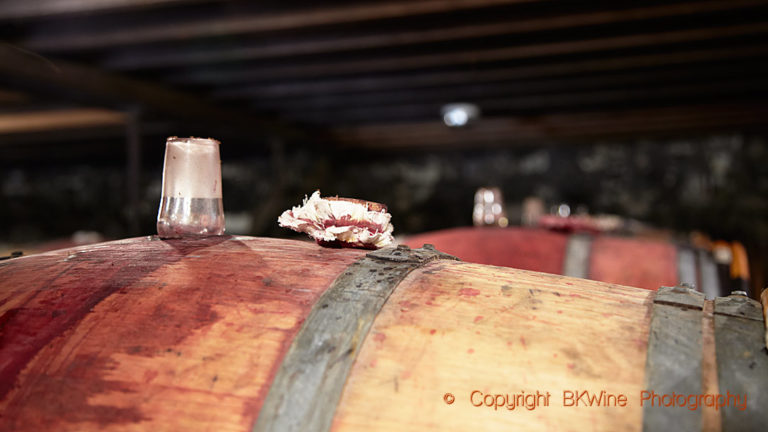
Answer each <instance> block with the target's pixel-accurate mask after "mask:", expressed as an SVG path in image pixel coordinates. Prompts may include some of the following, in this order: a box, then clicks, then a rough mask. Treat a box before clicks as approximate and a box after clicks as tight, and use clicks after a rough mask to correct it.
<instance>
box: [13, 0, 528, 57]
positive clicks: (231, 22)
mask: <svg viewBox="0 0 768 432" xmlns="http://www.w3.org/2000/svg"><path fill="white" fill-rule="evenodd" d="M532 1H538V0H424V1H401V2H371V3H368V4H352V5H344V6H333V7H325V8H322V7H315V8H308V9H302V10H299V11H294V12H283V13H271V14H260V15H251V16H242V15H238V16H227V17H206V18H204V19H199V20H196V21H192V22H190V21H182V22H177V21H173V20H172V19H169V21H168V22H167V23H164V24H163V25H151V26H141V27H136V28H121V29H115V30H108V31H99V32H85V31H83V32H78V33H76V34H71V35H62V34H52V33H50V32H45V31H42V32H40V33H39V34H37V35H33V36H30V37H29V38H27V39H25V40H23V41H22V42H21V44H22V45H23V46H25V47H27V48H30V49H33V50H36V51H42V52H53V51H74V50H86V49H98V48H107V47H114V46H120V45H133V44H141V43H155V42H164V41H184V40H190V39H194V38H206V37H220V36H229V35H241V34H252V33H263V32H270V31H284V30H297V29H305V28H308V27H316V26H326V25H338V24H344V23H354V22H364V21H371V20H380V19H389V18H402V17H407V16H416V15H425V14H433V13H445V12H454V11H461V10H469V9H480V8H485V7H491V6H500V5H508V4H514V3H529V2H532Z"/></svg>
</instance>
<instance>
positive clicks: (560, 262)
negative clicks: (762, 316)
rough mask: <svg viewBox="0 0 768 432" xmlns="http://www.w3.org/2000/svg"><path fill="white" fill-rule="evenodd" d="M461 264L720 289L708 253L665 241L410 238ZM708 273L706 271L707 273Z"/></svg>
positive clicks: (458, 233)
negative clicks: (444, 253) (458, 259)
mask: <svg viewBox="0 0 768 432" xmlns="http://www.w3.org/2000/svg"><path fill="white" fill-rule="evenodd" d="M405 243H406V244H408V245H409V246H412V247H417V245H421V244H424V243H429V244H434V245H435V247H437V248H438V249H440V250H442V251H445V252H446V253H450V254H452V255H455V256H457V257H459V258H460V259H462V260H464V261H469V262H475V263H479V264H487V265H496V266H503V267H513V268H519V269H523V270H533V271H540V272H546V273H554V274H564V275H568V276H574V277H581V278H588V279H592V280H597V281H601V282H607V283H613V284H619V285H627V286H634V287H640V288H645V289H650V290H656V289H658V288H659V287H660V286H673V285H676V284H678V283H689V284H691V285H694V286H697V287H699V288H700V289H701V290H702V291H704V292H705V293H706V294H707V295H708V296H709V297H710V298H714V297H715V296H718V295H724V294H726V293H727V292H730V291H727V292H726V291H725V290H724V289H723V288H721V287H720V283H719V281H718V280H717V275H716V274H714V273H712V272H713V271H715V270H714V267H713V266H712V265H709V264H711V263H712V258H711V254H710V253H709V252H708V251H703V250H697V249H692V248H689V247H686V246H682V245H677V244H674V243H671V242H669V241H663V240H658V239H650V238H633V237H618V236H608V235H589V234H565V233H562V232H555V231H549V230H543V229H533V228H519V227H511V228H452V229H446V230H442V231H434V232H428V233H424V234H419V235H414V236H411V237H409V238H406V239H405ZM710 270H711V271H710Z"/></svg>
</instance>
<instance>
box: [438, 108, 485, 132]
mask: <svg viewBox="0 0 768 432" xmlns="http://www.w3.org/2000/svg"><path fill="white" fill-rule="evenodd" d="M441 112H442V114H443V123H445V125H446V126H448V127H462V126H466V125H467V123H469V122H471V121H473V120H475V119H477V118H478V117H480V108H478V107H477V105H474V104H470V103H453V104H448V105H443V108H442V109H441Z"/></svg>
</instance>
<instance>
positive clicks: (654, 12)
mask: <svg viewBox="0 0 768 432" xmlns="http://www.w3.org/2000/svg"><path fill="white" fill-rule="evenodd" d="M761 4H762V5H764V4H766V2H765V0H731V1H729V2H723V1H721V0H714V1H703V2H693V3H682V4H670V5H661V6H652V7H644V8H635V9H626V10H609V11H597V12H588V13H577V14H571V15H561V16H553V17H544V18H529V19H517V20H509V21H500V22H489V23H482V24H471V25H463V26H454V27H447V28H437V29H429V30H414V31H399V32H386V33H378V34H365V35H358V36H351V37H346V38H335V39H324V40H322V39H321V40H318V39H317V38H307V39H305V40H301V41H293V42H284V43H261V44H255V45H254V44H250V43H242V42H241V43H238V44H237V45H235V46H231V45H230V46H224V47H222V46H218V47H215V48H204V47H189V48H187V47H184V46H174V47H170V48H157V49H154V48H152V47H143V48H142V49H132V50H126V51H119V52H117V53H113V54H111V55H110V56H108V57H107V58H106V60H105V61H104V62H103V63H102V64H103V65H104V66H105V67H107V68H109V69H117V70H136V69H145V68H153V67H154V68H157V67H172V66H182V65H195V64H205V63H222V62H230V61H241V60H258V59H266V58H282V57H292V56H297V55H305V54H327V53H336V52H342V51H352V50H364V49H373V48H382V47H387V48H392V47H398V46H405V45H413V44H424V43H433V42H444V41H455V40H461V39H467V38H480V37H488V36H499V35H510V34H523V33H530V32H537V31H547V30H558V29H566V28H574V27H583V26H590V25H600V24H612V23H621V22H627V21H637V20H645V19H652V18H663V17H673V16H680V15H692V14H702V13H707V12H716V11H726V10H738V9H740V8H744V7H749V6H756V5H761Z"/></svg>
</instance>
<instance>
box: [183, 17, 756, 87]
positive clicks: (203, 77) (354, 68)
mask: <svg viewBox="0 0 768 432" xmlns="http://www.w3.org/2000/svg"><path fill="white" fill-rule="evenodd" d="M765 32H768V22H758V23H750V24H738V25H729V26H721V27H709V28H698V29H688V30H675V31H667V32H657V33H643V34H633V35H627V36H613V37H606V38H597V39H584V40H575V41H564V42H552V43H540V44H532V45H522V46H512V47H504V48H492V49H485V50H474V51H454V52H448V53H439V54H422V55H411V56H393V57H386V58H376V59H364V60H351V61H338V62H331V63H310V62H305V63H302V64H300V65H287V66H273V67H269V66H261V67H238V68H235V69H223V68H209V69H204V70H199V71H192V72H188V73H175V74H173V75H172V76H169V77H168V78H169V79H170V80H173V81H174V82H179V83H184V84H210V83H236V82H249V81H257V80H268V79H289V78H300V77H312V78H315V77H319V76H323V75H325V76H329V75H342V74H348V75H353V74H361V73H372V72H389V71H398V70H415V69H421V68H430V67H439V66H452V65H468V64H469V65H471V64H477V63H485V62H494V61H502V60H517V59H524V58H533V57H544V56H554V55H565V54H575V53H588V52H596V51H605V50H613V49H627V48H638V47H648V46H654V45H666V44H673V43H682V42H695V41H703V40H712V39H718V38H727V37H734V36H744V35H751V34H760V33H765Z"/></svg>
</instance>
